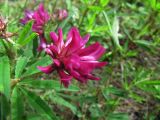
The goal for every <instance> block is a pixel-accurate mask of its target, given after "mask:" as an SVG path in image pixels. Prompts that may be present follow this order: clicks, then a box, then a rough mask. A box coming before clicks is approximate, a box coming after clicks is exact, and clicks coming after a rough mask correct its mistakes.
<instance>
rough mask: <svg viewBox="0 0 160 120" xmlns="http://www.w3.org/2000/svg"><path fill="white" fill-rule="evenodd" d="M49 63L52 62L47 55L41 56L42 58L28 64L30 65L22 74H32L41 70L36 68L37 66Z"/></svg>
mask: <svg viewBox="0 0 160 120" xmlns="http://www.w3.org/2000/svg"><path fill="white" fill-rule="evenodd" d="M51 63H52V60H51V58H50V57H48V56H47V57H43V58H42V59H40V60H38V61H37V62H35V63H34V64H32V65H30V67H29V68H28V69H27V71H26V72H25V73H24V74H23V75H22V76H23V77H27V76H30V75H33V74H35V73H39V72H41V71H40V70H38V68H37V66H46V65H48V64H51Z"/></svg>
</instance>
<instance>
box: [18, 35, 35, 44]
mask: <svg viewBox="0 0 160 120" xmlns="http://www.w3.org/2000/svg"><path fill="white" fill-rule="evenodd" d="M35 37H37V33H32V34H31V35H29V36H28V37H27V38H26V39H24V40H23V41H20V42H19V44H20V45H21V46H24V45H26V44H27V43H29V42H30V41H31V40H33V39H34V38H35Z"/></svg>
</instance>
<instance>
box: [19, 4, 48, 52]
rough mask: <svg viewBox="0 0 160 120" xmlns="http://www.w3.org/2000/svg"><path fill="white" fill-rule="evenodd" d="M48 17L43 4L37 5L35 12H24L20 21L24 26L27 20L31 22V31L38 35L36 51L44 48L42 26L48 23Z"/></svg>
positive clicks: (44, 41)
mask: <svg viewBox="0 0 160 120" xmlns="http://www.w3.org/2000/svg"><path fill="white" fill-rule="evenodd" d="M49 19H50V16H49V14H48V12H47V11H46V10H45V9H44V6H43V4H42V3H41V4H39V6H38V9H37V10H36V11H29V10H26V11H25V17H24V18H23V19H21V20H20V21H21V23H22V24H26V23H27V22H28V21H29V20H33V21H34V22H33V26H32V31H34V32H36V33H38V34H39V38H40V45H39V47H38V51H41V50H42V49H44V48H45V46H46V40H45V37H44V26H45V24H46V23H47V22H48V21H49Z"/></svg>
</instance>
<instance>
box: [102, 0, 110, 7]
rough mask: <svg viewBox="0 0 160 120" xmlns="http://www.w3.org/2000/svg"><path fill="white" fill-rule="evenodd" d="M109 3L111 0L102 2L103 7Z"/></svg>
mask: <svg viewBox="0 0 160 120" xmlns="http://www.w3.org/2000/svg"><path fill="white" fill-rule="evenodd" d="M108 3H109V0H100V4H101V6H103V7H104V6H106V5H107V4H108Z"/></svg>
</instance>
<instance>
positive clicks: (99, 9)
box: [88, 5, 103, 12]
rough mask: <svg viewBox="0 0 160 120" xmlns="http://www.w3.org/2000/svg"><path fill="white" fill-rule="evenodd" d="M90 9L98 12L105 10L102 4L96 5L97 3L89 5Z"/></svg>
mask: <svg viewBox="0 0 160 120" xmlns="http://www.w3.org/2000/svg"><path fill="white" fill-rule="evenodd" d="M88 8H89V9H90V10H93V11H96V12H101V11H102V10H103V8H102V7H100V6H95V5H92V6H89V7H88Z"/></svg>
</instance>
